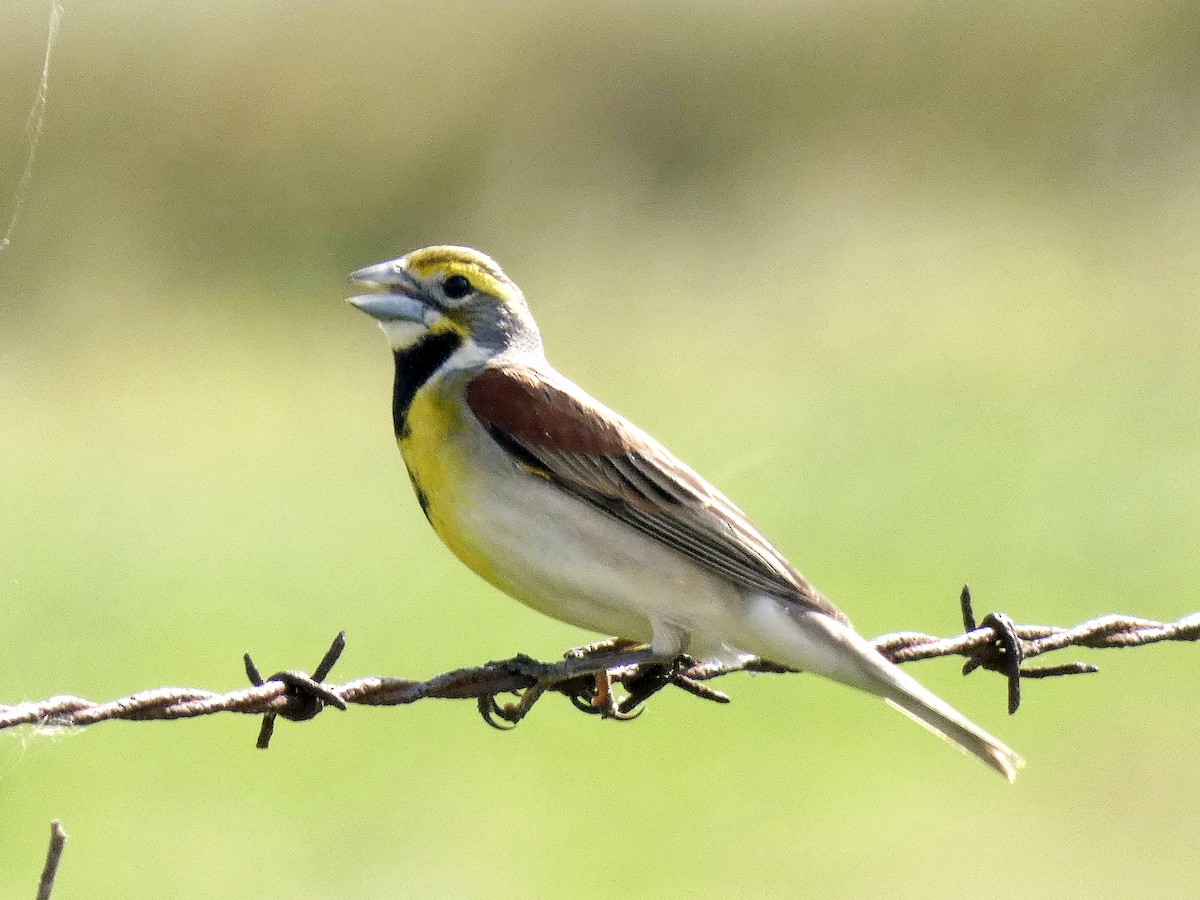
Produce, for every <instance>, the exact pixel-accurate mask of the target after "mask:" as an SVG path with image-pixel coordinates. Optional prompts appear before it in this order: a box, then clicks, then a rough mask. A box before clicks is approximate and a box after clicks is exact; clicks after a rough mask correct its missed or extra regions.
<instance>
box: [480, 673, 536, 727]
mask: <svg viewBox="0 0 1200 900" xmlns="http://www.w3.org/2000/svg"><path fill="white" fill-rule="evenodd" d="M546 687H547V686H546V685H544V684H542V683H541V682H538V683H537V684H532V685H530V686H529V687H527V688H525V690H523V691H521V692H520V693H519V694H517V701H516V702H515V703H500V702H499V701H498V700H497V699H496V695H495V694H484V695H483V696H482V697H480V698H479V700H478V703H477V706H478V709H479V715H481V716H482V717H483V721H485V722H487V723H488V724H489V725H491V726H492V727H493V728H495V729H496V730H497V731H512V730H513V729H514V728H516V727H517V724H518V723H519V722H520V721H521V720H522V719H524V718H525V716H526V715H528V713H529V710H531V709H533V704H535V703H537V701H538V700H539V699H540V698H541V696H542V694H544V693H545V692H546Z"/></svg>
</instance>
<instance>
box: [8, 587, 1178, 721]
mask: <svg viewBox="0 0 1200 900" xmlns="http://www.w3.org/2000/svg"><path fill="white" fill-rule="evenodd" d="M963 602H964V612H965V613H969V612H970V596H969V594H967V595H966V596H965V597H964V598H963ZM966 618H967V616H964V619H966ZM968 621H969V622H971V623H973V614H971V617H970V619H968ZM342 640H343V636H341V635H339V638H338V640H337V641H335V642H334V647H332V648H331V649H330V652H329V653H327V654H326V658H325V659H324V660H323V661H322V664H321V667H320V669H319V671H318V672H317V673H316V677H309V676H307V675H305V674H304V673H303V672H294V671H293V672H280V673H277V674H276V675H273V676H272V677H271V678H269V679H265V680H263V679H262V678H261V676H259V675H258V670H257V668H256V667H253V663H250V664H249V666H248V667H247V668H248V670H249V671H251V677H252V680H254V681H255V682H256V683H255V684H253V685H252V686H251V687H248V688H242V689H240V690H236V691H230V692H228V693H224V694H218V693H213V692H211V691H204V690H199V689H196V688H181V687H162V688H156V689H153V690H148V691H142V692H140V693H137V694H134V695H132V696H129V697H122V698H119V699H116V700H109V701H107V702H103V703H96V702H93V701H91V700H85V699H83V698H81V697H73V696H57V697H51V698H49V699H47V700H42V701H38V702H32V703H20V704H17V705H15V706H0V729H5V728H13V727H15V726H18V725H33V726H35V727H68V726H70V727H76V726H83V725H93V724H95V723H97V722H106V721H109V720H112V719H124V720H128V721H147V720H151V719H157V720H161V719H184V718H192V717H195V716H206V715H211V714H213V713H218V712H236V713H244V714H247V715H262V716H267V717H273V716H277V715H281V716H284V717H285V718H288V719H292V720H295V721H301V720H304V719H308V718H312V717H313V716H314V715H316V714H317V713H318V712H320V711H321V710H322V709H323V708H324V707H325V706H327V705H333V706H338V707H340V708H345V706H346V705H347V704H356V705H362V706H401V705H405V704H408V703H415V702H417V701H418V700H427V699H435V698H437V699H447V700H467V699H469V700H475V701H476V703H477V704H478V706H479V709H480V712H481V713H482V714H483V715H484V718H485V719H487V720H488V721H489V722H491V724H494V725H497V726H498V727H500V726H501V724H502V723H501V722H497V721H496V719H497V718H498V719H500V720H502V721H503V722H505V723H508V724H513V723H515V722H517V721H519V720H520V718H522V717H523V716H524V715H525V714H526V713H527V712H528V711H529V708H530V707H532V705H533V703H534V701H535V700H536V699H537V698H538V697H540V696H542V695H543V694H544V693H547V692H551V693H559V694H564V695H566V696H567V697H569V698H571V699H573V700H574V701H575V702H576V705H577V706H578V707H579V708H581V709H584V710H585V711H589V712H597V713H600V714H602V715H606V716H608V717H612V718H622V717H624V716H625V714H627V713H630V712H631V711H632V708H633V707H634V706H636V705H637V704H638V703H640V702H642V701H644V700H645V699H646V698H647V697H649V696H650V695H651V694H653V693H655V692H656V691H657V690H659V689H661V688H662V687H665V686H668V685H671V686H675V687H678V688H680V689H682V690H684V691H685V692H687V693H689V694H691V695H693V696H696V697H700V698H702V699H706V700H712V701H715V702H720V703H726V702H728V700H729V698H728V697H727V696H726V695H725V694H723V693H721V692H720V691H716V690H714V689H712V688H710V687H708V686H707V685H703V684H701V682H705V681H709V680H711V679H714V678H718V677H721V676H724V675H729V674H731V673H733V672H772V673H784V672H789V671H791V670H789V669H787V668H784V667H782V666H779V665H776V664H775V663H772V662H770V661H767V660H762V659H756V658H749V659H744V660H741V661H739V662H736V663H697V662H695V661H693V660H690V659H687V658H686V657H684V658H681V659H680V660H677V661H676V662H675V663H674V664H670V665H664V663H663V660H661V659H657V658H655V657H653V655H652V654H651V653H650V651H648V650H646V649H640V650H639V649H628V648H616V649H613V648H611V645H598V647H595V648H589V649H588V651H587V652H584V653H569V654H567V657H566V658H565V659H564V660H563V661H561V662H556V663H547V662H539V661H538V660H535V659H533V658H531V657H528V656H525V655H523V654H521V655H517V656H515V657H513V658H511V659H506V660H501V661H498V662H490V663H486V664H485V665H482V666H474V667H470V668H464V669H456V670H454V671H451V672H445V673H443V674H441V675H436V676H434V677H433V678H430V679H428V680H426V681H411V680H407V679H402V678H389V677H380V676H374V677H367V678H358V679H355V680H353V681H347V682H344V683H342V684H337V685H331V684H324V683H322V682H323V679H324V676H326V675H327V674H328V671H329V669H330V668H331V667H332V665H333V662H334V661H336V657H337V654H338V653H339V652H340V649H341V643H340V642H341V641H342ZM1196 640H1200V612H1197V613H1192V614H1191V615H1189V616H1185V617H1184V618H1182V619H1179V620H1177V621H1175V622H1168V623H1163V622H1156V621H1153V620H1150V619H1141V618H1136V617H1133V616H1119V615H1106V616H1101V617H1099V618H1096V619H1092V620H1091V621H1088V622H1084V623H1082V624H1080V625H1076V626H1074V627H1073V628H1061V627H1058V626H1053V625H1015V624H1011V622H1009V620H1008V619H1007V617H1005V616H1003V615H1002V614H999V613H993V614H990V615H989V616H988V617H986V618H985V619H984V620H983V623H982V624H980V626H979V627H976V628H970V629H968V630H967V631H965V632H964V633H963V634H959V635H956V636H954V637H948V638H939V637H934V636H932V635H928V634H922V633H920V632H912V631H904V632H897V633H893V634H885V635H881V636H880V637H877V638H875V640H874V641H873V643H874V645H875V648H876V649H877V650H878V651H879V652H880V653H881V654H883V655H884V656H886V657H887V658H888V659H890V660H892V661H893V662H896V663H909V662H914V661H916V660H922V659H933V658H934V657H940V656H953V655H957V656H964V657H966V658H967V664H966V666H965V667H964V668H965V670H966V671H970V670H971V669H974V668H979V667H982V668H988V669H993V670H996V671H1000V672H1002V673H1005V674H1006V675H1007V676H1008V682H1009V708H1010V711H1013V710H1015V708H1016V702H1018V701H1019V694H1018V693H1016V691H1015V689H1014V684H1015V683H1017V682H1018V681H1019V679H1021V678H1045V677H1049V676H1055V675H1072V674H1083V673H1087V672H1094V671H1095V670H1096V668H1095V666H1092V665H1090V664H1088V663H1079V662H1076V663H1068V664H1064V665H1058V666H1052V667H1047V668H1040V669H1031V668H1027V667H1025V666H1024V665H1023V663H1024V662H1025V661H1027V660H1029V659H1032V658H1034V657H1036V656H1041V655H1042V654H1044V653H1050V652H1053V651H1055V650H1062V649H1064V648H1066V647H1089V648H1093V649H1107V648H1124V647H1139V646H1142V645H1144V644H1152V643H1158V642H1160V641H1196ZM1014 641H1015V643H1013V642H1014ZM1014 649H1015V650H1016V651H1017V652H1015V653H1014V652H1012V651H1013V650H1014ZM605 673H607V679H608V681H609V683H610V684H612V685H620V686H621V687H622V688H624V689H625V690H626V691H628V692H629V694H630V696H628V697H626V699H625V701H623V702H620V703H617V704H616V705H609V706H602V704H601V703H600V702H599V692H598V691H597V675H603V674H605ZM530 689H533V690H532V691H530ZM522 692H527V693H526V694H525V696H524V698H523V702H518V703H515V704H500V703H498V702H497V701H496V697H497V696H499V695H501V694H521V693H522ZM264 733H265V735H266V736H265V738H262V736H261V735H260V740H261V744H265V743H266V740H268V739H269V736H270V735H269V729H268V728H267V727H266V726H265V724H264Z"/></svg>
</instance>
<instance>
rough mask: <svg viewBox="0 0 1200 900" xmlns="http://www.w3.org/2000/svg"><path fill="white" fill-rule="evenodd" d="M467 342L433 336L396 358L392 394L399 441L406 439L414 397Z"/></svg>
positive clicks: (455, 337)
mask: <svg viewBox="0 0 1200 900" xmlns="http://www.w3.org/2000/svg"><path fill="white" fill-rule="evenodd" d="M462 343H463V339H462V337H461V336H460V335H457V334H454V333H453V332H449V331H447V332H443V333H442V334H431V335H429V336H428V337H425V338H422V339H421V340H420V341H419V342H418V343H416V344H414V345H413V346H412V347H409V348H408V349H407V350H399V351H397V352H396V353H395V357H396V383H395V387H394V388H393V390H392V425H393V426H395V429H396V437H402V436H403V435H404V433H405V430H406V428H407V425H406V424H405V421H404V420H405V418H406V417H407V416H408V408H409V407H410V406H412V402H413V397H415V396H416V395H417V391H419V390H420V389H421V386H422V385H423V384H425V382H427V381H428V380H429V379H430V378H431V377H433V373H434V372H436V371H437V370H438V369H440V368H441V367H442V364H443V363H445V362H446V360H448V359H449V358H450V357H451V356H452V355H453V354H454V351H455V350H457V349H458V348H459V347H461V346H462Z"/></svg>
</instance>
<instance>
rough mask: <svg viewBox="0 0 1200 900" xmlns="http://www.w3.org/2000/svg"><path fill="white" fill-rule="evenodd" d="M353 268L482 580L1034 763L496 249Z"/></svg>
mask: <svg viewBox="0 0 1200 900" xmlns="http://www.w3.org/2000/svg"><path fill="white" fill-rule="evenodd" d="M349 277H350V281H351V282H352V283H354V284H355V286H356V287H359V286H361V287H363V288H365V289H366V291H367V293H363V294H360V295H357V296H354V297H350V298H347V300H348V302H349V303H351V304H352V305H353V306H355V307H357V308H358V309H359V310H361V311H362V312H364V313H366V314H367V315H369V316H371V317H372V318H374V319H375V320H376V322H377V323H378V325H379V327H380V328H381V329H382V330H383V332H384V334H385V336H386V337H387V341H388V344H389V346H390V348H391V351H392V354H393V357H394V363H395V378H394V382H393V390H392V424H393V428H394V432H395V436H396V441H397V443H398V445H399V448H400V452H401V455H402V456H403V459H404V462H405V465H406V467H407V469H408V475H409V478H410V480H411V482H412V486H413V489H414V491H415V492H416V497H417V502H418V503H419V505H420V507H421V510H422V511H423V512H424V514H425V518H426V519H427V520H428V521H429V524H430V525H431V526H432V527H433V530H434V531H435V532H436V533H437V535H438V537H439V538H441V540H442V541H443V542H444V543H445V544H446V545H447V546H448V547H449V548H450V550H451V551H453V553H454V554H455V555H456V556H457V557H458V558H459V559H460V560H461V561H462V562H463V563H465V564H466V565H467V566H468V567H469V568H470V569H472V570H473V571H474V572H475V573H477V574H478V575H480V576H481V577H482V578H483V579H485V580H486V581H488V582H490V583H491V584H492V585H493V586H495V587H496V588H498V589H500V590H501V591H503V592H504V593H506V594H509V595H510V596H512V597H514V598H515V599H517V600H519V601H521V602H522V603H524V604H525V605H527V606H529V607H531V608H533V609H535V610H537V611H539V612H541V613H544V614H546V615H549V616H551V617H553V618H555V619H558V620H561V621H564V622H567V623H570V624H573V625H576V626H580V627H582V628H584V629H588V630H590V631H593V632H599V633H600V634H603V635H609V636H612V637H613V638H615V639H618V640H620V641H622V642H624V644H623V645H627V646H632V645H636V646H646V645H648V647H649V650H650V652H651V655H652V658H653V659H655V660H663V661H666V660H673V659H678V658H680V657H681V655H683V654H685V653H686V654H687V656H688V657H689V658H692V659H701V660H730V659H741V658H744V657H748V656H757V657H760V658H763V659H766V660H770V661H771V662H774V663H776V664H778V665H780V666H784V667H787V668H792V669H797V670H801V671H805V672H809V673H813V674H816V675H820V676H824V677H825V678H828V679H831V680H833V681H835V682H840V683H842V684H844V685H848V686H850V687H852V688H857V689H859V690H862V691H866V692H867V693H869V694H873V695H876V696H878V697H882V698H883V699H884V700H886V701H887V702H888V703H889V704H891V705H892V706H894V707H896V708H897V709H899V710H900V711H901V712H903V713H906V714H907V715H908V716H910V717H911V718H913V719H915V720H916V721H917V722H918V723H920V724H922V725H924V726H926V727H927V728H928V729H930V730H931V731H933V732H935V733H936V734H938V735H940V736H941V737H943V738H945V739H947V740H948V741H950V742H951V743H953V744H956V745H958V746H959V747H960V748H962V749H963V750H965V751H966V752H967V753H969V754H972V755H974V756H976V757H978V758H979V759H980V760H982V761H983V762H984V763H985V764H987V765H989V766H991V767H993V768H994V769H996V770H997V771H999V772H1000V774H1002V775H1003V776H1004V777H1005V778H1007V779H1008V780H1009V781H1010V782H1011V781H1012V780H1013V779H1014V778H1015V776H1016V772H1017V769H1018V768H1020V767H1021V766H1022V765H1023V761H1022V759H1021V757H1020V756H1018V755H1017V754H1016V753H1015V752H1014V751H1012V750H1010V749H1009V748H1008V747H1006V746H1005V745H1004V744H1003V743H1001V742H1000V741H999V740H998V739H996V738H995V737H993V736H992V735H990V734H989V733H987V732H986V731H984V730H983V729H982V728H980V727H979V726H977V725H975V724H973V723H972V722H970V721H969V720H968V719H966V718H965V717H964V716H963V715H962V714H960V713H959V712H957V711H956V710H955V709H954V708H953V707H951V706H950V705H949V704H948V703H946V702H945V701H943V700H942V699H940V698H939V697H937V696H936V695H935V694H933V693H932V692H931V691H930V690H928V689H927V688H925V687H924V686H922V685H921V684H920V683H919V682H917V681H916V679H914V678H913V677H912V676H910V675H909V674H907V673H906V672H903V671H901V669H900V668H899V667H898V666H896V665H895V664H893V663H892V662H890V661H889V660H887V659H886V658H885V657H884V656H883V655H882V654H880V653H879V652H878V651H877V650H876V649H875V648H874V646H872V645H871V643H870V642H869V641H867V640H866V639H865V638H863V637H862V636H861V635H860V634H859V633H858V632H857V631H856V630H855V629H854V627H853V626H852V625H851V624H850V620H849V619H848V618H847V617H846V615H845V614H844V613H843V612H842V611H841V610H840V609H838V608H837V607H836V606H834V605H833V603H832V602H830V601H829V600H828V599H827V598H826V597H825V596H824V595H823V594H821V593H820V592H819V591H818V590H817V589H816V588H815V587H813V585H812V584H810V583H809V582H808V581H807V580H806V579H805V578H804V576H803V575H801V574H800V572H799V570H797V569H796V567H795V566H793V565H792V564H791V563H790V562H789V561H788V560H787V558H785V557H784V555H783V554H782V553H781V552H780V551H779V550H777V549H776V548H775V546H774V545H773V544H772V543H771V542H770V541H769V540H768V539H767V538H766V537H765V536H764V535H763V533H762V532H761V531H760V530H759V529H758V528H757V527H756V526H755V525H754V524H753V523H752V522H751V521H750V519H749V518H748V517H747V516H746V514H745V513H743V512H742V511H741V510H740V509H739V508H738V507H737V506H736V505H735V504H734V503H733V501H731V500H730V499H728V498H727V497H726V496H725V495H724V494H722V493H721V492H719V491H718V490H717V489H716V488H715V487H713V486H712V485H710V484H709V483H708V482H707V481H706V480H705V479H704V478H702V477H701V476H700V475H699V474H697V473H696V472H695V471H693V470H692V469H691V468H689V467H688V466H687V465H686V464H684V463H683V462H682V461H681V460H680V459H679V458H677V457H676V456H675V455H674V454H672V453H671V452H670V451H669V450H667V449H666V447H664V446H663V445H662V444H661V443H659V442H658V441H657V440H655V439H654V438H653V437H651V436H650V435H649V434H647V433H646V432H645V431H643V430H642V429H641V428H639V427H637V426H636V425H634V424H633V423H632V422H630V421H629V420H627V419H625V418H624V417H622V416H621V415H619V414H618V413H616V412H614V411H613V410H611V409H609V408H608V407H606V406H604V405H603V404H602V403H600V402H599V401H598V400H595V399H594V398H592V397H591V396H590V395H588V394H587V393H586V392H585V391H584V390H583V389H582V388H580V387H578V386H577V385H576V384H574V383H573V382H572V381H570V380H569V379H568V378H566V377H565V376H564V375H561V374H560V373H559V372H558V371H557V370H556V369H554V367H553V366H551V364H550V363H549V362H548V361H547V359H546V354H545V351H544V349H543V346H542V339H541V335H540V332H539V330H538V326H537V323H536V322H535V321H534V318H533V316H532V314H531V313H530V310H529V306H528V304H527V302H526V300H525V296H524V294H523V293H522V291H521V289H520V288H519V287H518V286H517V285H516V283H515V282H514V281H513V280H512V279H511V278H509V277H508V276H507V275H506V274H505V273H504V271H503V270H502V269H501V268H500V266H499V265H498V264H497V263H496V262H495V261H494V260H493V259H491V258H490V257H489V256H487V255H485V254H484V253H481V252H479V251H477V250H473V249H470V248H467V247H458V246H432V247H426V248H424V249H420V250H414V251H412V252H410V253H407V254H405V255H404V256H401V257H399V258H396V259H392V260H388V261H386V262H381V263H377V264H375V265H370V266H367V267H365V268H362V269H359V270H357V271H355V272H353V273H352V274H351V275H350V276H349Z"/></svg>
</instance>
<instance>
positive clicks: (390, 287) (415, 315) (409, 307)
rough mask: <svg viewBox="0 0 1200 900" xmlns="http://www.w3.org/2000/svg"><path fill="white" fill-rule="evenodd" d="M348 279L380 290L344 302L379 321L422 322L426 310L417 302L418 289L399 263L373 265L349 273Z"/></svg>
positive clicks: (394, 261)
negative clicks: (380, 289)
mask: <svg viewBox="0 0 1200 900" xmlns="http://www.w3.org/2000/svg"><path fill="white" fill-rule="evenodd" d="M350 280H351V281H352V282H354V283H355V284H361V285H364V286H367V287H374V288H383V290H382V291H379V292H376V293H371V294H362V295H360V296H358V297H347V298H346V302H347V303H349V304H351V305H352V306H355V307H357V308H358V309H361V310H362V311H363V312H365V313H366V314H367V315H368V316H371V317H372V318H374V319H378V320H379V321H380V322H418V323H424V322H425V318H426V314H427V313H428V312H429V308H428V307H427V306H426V305H425V304H424V303H422V302H421V301H420V300H419V299H417V294H418V290H419V286H418V285H417V282H416V281H415V279H413V277H412V276H411V275H409V274H408V272H407V271H406V270H405V269H404V267H403V266H402V265H401V264H400V261H399V260H391V261H389V262H382V263H376V264H375V265H373V266H367V267H366V268H364V269H359V270H358V271H357V272H351V273H350Z"/></svg>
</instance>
